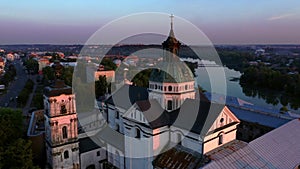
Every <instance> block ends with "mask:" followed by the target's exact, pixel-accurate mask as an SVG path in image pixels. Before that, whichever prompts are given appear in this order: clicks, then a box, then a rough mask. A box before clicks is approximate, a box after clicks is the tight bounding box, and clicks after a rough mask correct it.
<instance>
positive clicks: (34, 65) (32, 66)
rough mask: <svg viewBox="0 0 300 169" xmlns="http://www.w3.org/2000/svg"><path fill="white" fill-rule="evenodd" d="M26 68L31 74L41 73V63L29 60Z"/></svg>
mask: <svg viewBox="0 0 300 169" xmlns="http://www.w3.org/2000/svg"><path fill="white" fill-rule="evenodd" d="M24 64H25V66H26V68H27V70H28V71H29V72H30V73H31V74H37V73H38V71H39V63H38V62H37V61H36V60H34V59H32V58H31V59H28V60H27V61H26V62H25V63H24Z"/></svg>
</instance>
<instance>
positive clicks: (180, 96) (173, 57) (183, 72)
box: [149, 15, 195, 111]
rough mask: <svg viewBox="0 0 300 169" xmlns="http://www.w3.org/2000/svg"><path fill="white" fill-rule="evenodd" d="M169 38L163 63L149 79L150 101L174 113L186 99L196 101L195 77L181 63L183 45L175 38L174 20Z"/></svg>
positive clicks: (164, 48)
mask: <svg viewBox="0 0 300 169" xmlns="http://www.w3.org/2000/svg"><path fill="white" fill-rule="evenodd" d="M170 18H171V29H170V33H169V36H168V38H167V39H166V40H165V41H164V42H163V43H162V46H163V61H162V62H160V63H159V64H158V65H157V67H158V68H159V69H155V70H153V71H152V72H151V75H150V78H149V91H150V92H149V99H157V100H158V102H159V103H160V104H161V106H162V107H163V108H164V109H165V110H167V111H172V110H175V109H177V108H179V107H180V106H181V105H182V103H183V102H184V100H185V99H187V98H190V99H195V86H194V85H195V81H194V75H193V73H192V72H191V70H190V69H189V68H188V66H187V65H186V64H185V63H184V62H182V61H180V58H179V49H180V45H181V43H180V42H179V41H178V40H177V39H176V38H175V34H174V31H173V18H174V16H173V15H171V16H170Z"/></svg>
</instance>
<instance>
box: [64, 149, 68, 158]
mask: <svg viewBox="0 0 300 169" xmlns="http://www.w3.org/2000/svg"><path fill="white" fill-rule="evenodd" d="M67 158H69V151H68V150H66V151H65V152H64V159H67Z"/></svg>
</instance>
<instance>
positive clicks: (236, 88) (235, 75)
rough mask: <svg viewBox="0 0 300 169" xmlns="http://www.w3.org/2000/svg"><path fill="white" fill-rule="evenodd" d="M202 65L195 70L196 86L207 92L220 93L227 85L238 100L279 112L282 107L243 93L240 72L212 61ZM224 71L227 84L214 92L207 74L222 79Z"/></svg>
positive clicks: (218, 86) (222, 84) (299, 111)
mask: <svg viewBox="0 0 300 169" xmlns="http://www.w3.org/2000/svg"><path fill="white" fill-rule="evenodd" d="M183 60H186V61H190V62H198V63H199V60H195V59H183ZM202 63H203V66H199V67H198V68H197V69H196V70H195V74H196V83H197V84H196V85H200V86H201V87H202V88H203V89H204V90H206V91H208V92H214V91H219V90H221V88H223V87H224V84H225V86H226V95H227V96H233V97H238V98H240V99H242V100H245V101H247V102H250V103H252V104H254V105H257V106H260V107H264V108H267V109H277V110H279V109H280V108H281V107H282V105H281V104H280V102H279V103H278V104H276V105H273V104H270V103H267V101H266V100H265V99H263V98H261V97H259V96H258V95H257V96H255V97H250V96H246V95H245V93H244V92H243V88H242V87H241V85H240V84H239V80H238V79H239V78H240V76H241V73H240V72H238V71H235V70H233V69H229V68H227V67H220V66H212V65H214V64H215V62H211V61H202ZM205 65H209V66H205ZM222 70H224V74H225V80H226V82H225V83H224V82H223V83H218V84H215V85H214V90H213V91H212V90H211V86H212V85H211V82H210V80H209V77H208V73H207V72H210V77H211V78H217V79H222V77H221V76H223V75H224V74H223V75H222V74H220V72H221V71H222ZM223 79H224V77H223ZM216 93H217V92H216ZM265 94H267V93H265ZM289 108H290V107H289ZM292 111H293V112H296V113H300V109H297V110H292Z"/></svg>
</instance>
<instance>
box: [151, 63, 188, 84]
mask: <svg viewBox="0 0 300 169" xmlns="http://www.w3.org/2000/svg"><path fill="white" fill-rule="evenodd" d="M157 67H158V68H159V69H154V70H152V72H151V75H150V78H149V81H152V82H160V83H183V82H191V81H194V75H193V73H192V71H191V70H190V69H189V67H188V66H187V65H186V64H185V63H184V62H183V61H180V60H179V61H173V62H167V61H162V62H160V63H159V64H158V65H157Z"/></svg>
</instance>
